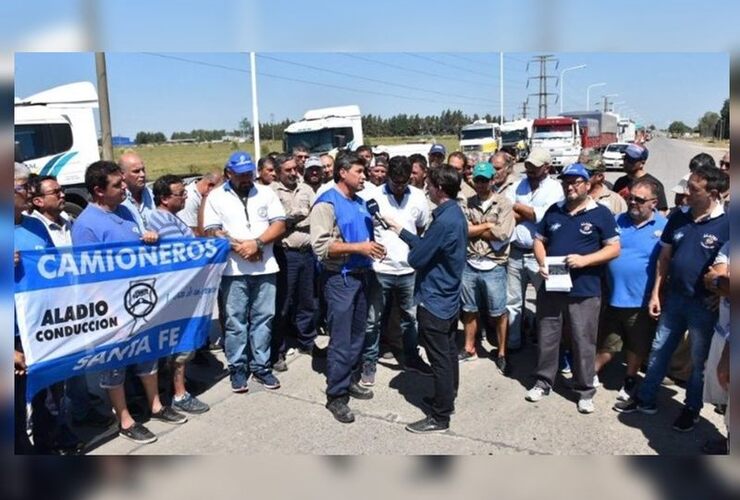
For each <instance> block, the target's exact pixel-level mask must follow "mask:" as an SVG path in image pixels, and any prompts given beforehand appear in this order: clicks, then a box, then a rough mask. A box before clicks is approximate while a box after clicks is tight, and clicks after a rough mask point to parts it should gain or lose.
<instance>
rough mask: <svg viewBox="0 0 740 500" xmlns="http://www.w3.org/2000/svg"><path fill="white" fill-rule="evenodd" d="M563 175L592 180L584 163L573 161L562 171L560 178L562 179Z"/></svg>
mask: <svg viewBox="0 0 740 500" xmlns="http://www.w3.org/2000/svg"><path fill="white" fill-rule="evenodd" d="M563 177H583V178H584V179H586V180H590V179H591V174H589V173H588V169H586V166H585V165H584V164H583V163H572V164H570V165H568V166H567V167H565V168H564V169H563V171H562V172H560V175H559V176H558V179H562V178H563Z"/></svg>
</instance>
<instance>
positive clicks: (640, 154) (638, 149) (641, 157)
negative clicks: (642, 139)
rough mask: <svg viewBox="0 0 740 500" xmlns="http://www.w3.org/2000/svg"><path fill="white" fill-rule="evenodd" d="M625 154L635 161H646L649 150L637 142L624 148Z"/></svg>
mask: <svg viewBox="0 0 740 500" xmlns="http://www.w3.org/2000/svg"><path fill="white" fill-rule="evenodd" d="M624 156H625V157H629V158H630V159H631V160H633V161H645V160H647V159H648V150H647V149H645V148H643V147H642V146H638V145H637V144H630V145H629V146H627V148H626V149H625V150H624Z"/></svg>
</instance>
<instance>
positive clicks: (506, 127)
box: [499, 119, 534, 161]
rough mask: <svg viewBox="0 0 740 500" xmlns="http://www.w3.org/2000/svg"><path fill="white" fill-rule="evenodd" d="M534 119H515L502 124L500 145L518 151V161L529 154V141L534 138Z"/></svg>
mask: <svg viewBox="0 0 740 500" xmlns="http://www.w3.org/2000/svg"><path fill="white" fill-rule="evenodd" d="M533 124H534V120H527V119H522V120H514V121H510V122H505V123H504V124H503V125H501V141H500V144H499V147H501V148H503V147H507V146H508V147H510V148H513V149H515V150H516V152H517V161H522V160H524V159H525V158H526V157H527V155H529V143H530V140H531V139H532V126H533Z"/></svg>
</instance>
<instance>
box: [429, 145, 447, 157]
mask: <svg viewBox="0 0 740 500" xmlns="http://www.w3.org/2000/svg"><path fill="white" fill-rule="evenodd" d="M429 154H430V155H433V154H441V155H446V154H447V148H445V146H444V144H432V148H431V149H430V150H429Z"/></svg>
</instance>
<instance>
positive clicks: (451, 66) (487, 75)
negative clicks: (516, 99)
mask: <svg viewBox="0 0 740 500" xmlns="http://www.w3.org/2000/svg"><path fill="white" fill-rule="evenodd" d="M405 54H406V55H407V56H411V57H415V58H417V59H421V60H423V61H431V62H433V63H435V64H439V65H441V66H447V67H449V68H452V69H456V70H458V71H467V72H468V73H472V74H475V75H481V76H484V77H486V78H491V79H497V78H496V77H495V76H493V75H489V74H486V73H481V72H479V71H473V70H471V69H467V68H463V67H462V66H457V65H455V64H449V63H445V62H442V61H438V60H436V59H434V58H431V57H429V56H422V55H420V54H412V53H408V52H406V53H405ZM447 78H449V77H447ZM455 78H457V77H455ZM504 81H505V82H507V83H511V84H513V85H521V84H523V83H524V82H522V81H517V80H510V79H507V78H504ZM497 83H498V82H497ZM494 85H495V84H494Z"/></svg>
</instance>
